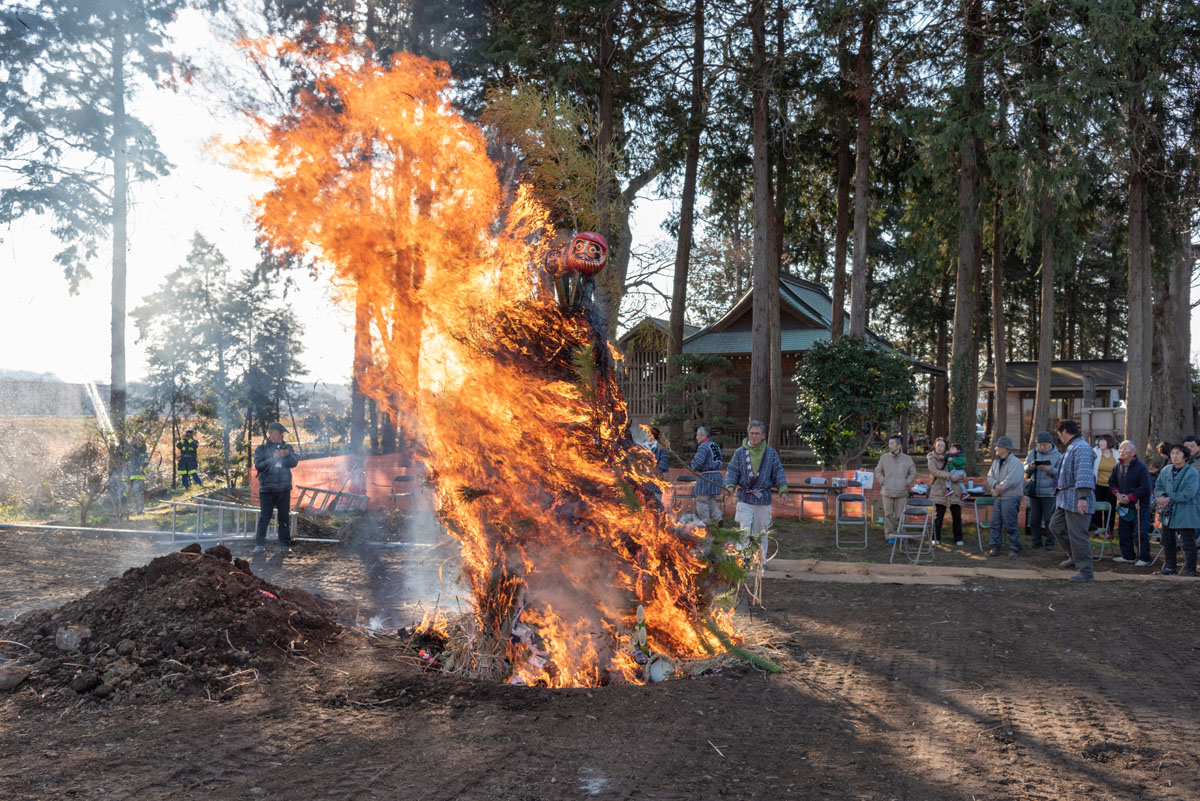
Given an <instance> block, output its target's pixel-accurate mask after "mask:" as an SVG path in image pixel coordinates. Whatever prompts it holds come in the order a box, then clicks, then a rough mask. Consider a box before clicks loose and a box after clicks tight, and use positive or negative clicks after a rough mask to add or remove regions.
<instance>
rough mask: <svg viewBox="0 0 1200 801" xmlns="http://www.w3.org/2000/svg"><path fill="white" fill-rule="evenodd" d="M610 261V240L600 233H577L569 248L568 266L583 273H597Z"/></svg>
mask: <svg viewBox="0 0 1200 801" xmlns="http://www.w3.org/2000/svg"><path fill="white" fill-rule="evenodd" d="M607 263H608V242H606V241H605V240H604V237H602V236H600V234H597V233H593V232H592V231H584V232H583V233H579V234H575V236H574V238H572V239H571V247H570V248H568V256H567V266H568V267H569V268H570V269H571V270H573V271H577V272H579V273H582V274H583V275H595V274H596V273H598V272H600V271H601V270H603V269H604V265H606V264H607Z"/></svg>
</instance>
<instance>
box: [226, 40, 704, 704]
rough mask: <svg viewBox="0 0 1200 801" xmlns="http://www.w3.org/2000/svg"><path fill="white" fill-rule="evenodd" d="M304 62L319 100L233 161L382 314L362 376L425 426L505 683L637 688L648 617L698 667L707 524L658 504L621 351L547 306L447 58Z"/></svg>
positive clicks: (317, 57)
mask: <svg viewBox="0 0 1200 801" xmlns="http://www.w3.org/2000/svg"><path fill="white" fill-rule="evenodd" d="M257 47H260V48H268V47H276V48H284V49H289V51H290V53H289V54H290V55H291V56H292V57H294V58H299V57H300V54H299V51H298V49H297V48H296V47H295V46H293V45H290V44H288V43H269V44H264V43H259V44H258V45H257ZM307 63H308V66H309V68H310V69H312V70H313V72H314V74H315V75H316V76H317V81H316V82H315V84H314V86H313V88H312V90H311V91H308V92H304V93H302V94H300V95H299V97H298V98H297V100H296V101H295V103H294V106H293V111H292V113H291V114H290V115H289V116H288V117H287V118H286V119H284V120H282V121H274V122H268V121H265V120H261V121H260V125H259V131H260V134H261V136H260V137H259V138H257V139H255V140H254V141H249V142H244V143H242V145H241V146H240V148H239V149H238V152H239V154H240V158H241V160H242V162H243V163H247V162H248V163H249V164H250V165H251V169H256V170H258V171H259V173H260V174H261V175H264V176H266V177H268V178H269V179H270V180H271V181H272V182H273V184H274V188H273V189H272V191H270V192H269V193H268V194H266V195H265V196H264V197H263V198H262V199H261V200H260V202H259V204H258V216H259V223H260V226H261V230H262V233H263V235H264V237H265V238H266V239H267V240H268V241H269V243H270V244H271V245H272V246H273V247H274V248H276V249H277V250H279V251H282V252H288V253H291V254H303V255H305V256H307V257H310V258H313V259H315V260H317V261H318V262H320V263H323V264H325V265H328V267H329V268H330V269H331V271H332V274H333V277H334V279H335V280H336V281H337V282H339V283H340V284H342V285H349V286H352V287H353V288H354V291H356V292H357V293H360V297H362V298H364V299H366V300H368V301H369V304H370V308H371V313H372V323H373V331H374V335H375V340H376V342H377V343H378V344H377V351H376V353H375V355H374V360H375V363H376V368H375V369H373V370H372V371H371V372H370V373H369V374H368V375H361V376H358V378H359V379H360V382H361V383H362V385H364V386H365V387H366V389H367V391H369V392H370V393H372V394H373V395H374V396H375V397H376V398H377V399H378V400H379V401H380V402H381V403H382V404H383V405H384V406H385V407H386V408H389V409H391V410H393V411H394V412H395V413H396V414H397V415H398V418H399V419H400V420H402V421H403V422H404V423H405V425H406V426H407V427H409V428H410V429H413V430H414V431H415V433H416V434H417V438H418V441H419V446H418V447H419V450H420V455H421V458H422V459H423V460H424V461H425V463H426V464H427V465H429V467H430V472H431V475H432V476H433V478H434V480H435V482H436V491H437V494H438V498H439V500H440V513H441V516H442V519H443V520H444V522H445V523H446V525H447V527H448V529H449V530H450V531H451V532H452V533H453V534H454V536H456V537H457V538H458V539H459V540H460V541H461V543H462V558H463V573H464V576H465V578H466V580H467V582H468V583H469V586H470V587H471V590H472V592H473V595H474V601H475V610H474V614H475V619H476V621H477V626H478V630H479V632H480V634H481V635H483V636H485V637H490V638H492V642H493V643H494V644H496V646H497V648H500V649H502V652H503V653H504V657H505V664H506V665H507V667H506V669H505V671H506V672H507V671H511V672H510V673H509V674H508V675H507V676H505V675H501V676H498V678H509V679H510V680H515V681H523V682H526V683H541V684H546V685H549V686H594V685H597V684H599V683H602V682H605V681H609V680H612V679H614V678H623V679H625V680H629V681H637V680H638V678H637V675H638V674H637V666H636V664H635V662H634V659H633V658H632V656H631V655H630V648H629V640H630V632H631V631H632V630H633V628H634V616H635V613H636V610H637V607H638V606H639V605H641V606H643V607H644V610H645V616H646V628H647V634H648V640H649V646H650V648H651V649H652V650H653V651H656V652H659V653H663V654H667V655H669V656H673V657H693V656H702V655H704V654H705V652H706V649H707V648H708V643H707V642H706V640H705V638H706V637H707V636H708V634H707V632H705V631H704V630H703V627H702V626H701V625H699V624H700V622H701V611H700V610H701V608H703V607H704V598H705V587H704V581H703V580H702V578H701V574H702V571H703V564H702V562H701V561H700V560H699V559H698V558H697V557H696V555H695V553H696V550H697V546H698V545H699V544H700V537H701V536H702V534H703V531H702V530H695V531H693V530H689V529H687V528H680V527H672V526H671V525H670V523H669V521H668V519H667V517H666V516H665V515H664V514H663V513H662V512H661V511H658V510H657V508H656V503H655V501H654V500H653V493H652V491H651V490H652V487H653V485H654V482H655V481H656V480H657V479H656V478H655V475H654V471H653V464H652V459H651V458H650V456H649V453H648V452H647V451H645V450H644V449H642V448H640V447H638V446H636V445H635V444H634V443H633V442H632V440H631V439H630V438H629V433H628V430H627V426H626V413H625V404H624V400H623V399H622V398H621V396H620V392H619V390H618V389H617V385H616V382H615V380H614V378H615V377H614V373H613V369H612V364H613V356H614V354H613V353H612V352H611V350H610V347H609V345H608V344H607V342H606V341H605V339H604V338H603V337H602V336H601V335H598V334H597V326H596V324H595V322H594V321H590V320H589V319H587V313H586V312H585V311H583V310H575V311H563V310H561V309H560V308H559V307H558V306H557V305H555V304H554V303H553V299H552V293H551V288H550V286H549V283H548V281H549V279H548V278H545V277H544V274H543V273H541V272H540V271H539V270H537V269H536V268H535V267H534V265H537V264H540V263H541V262H542V257H543V256H544V253H545V251H546V250H547V248H548V246H549V243H550V241H551V238H552V237H551V234H553V232H551V231H548V230H547V229H546V227H545V214H544V213H543V212H542V210H541V209H540V208H539V207H538V206H537V204H536V203H534V202H532V201H531V200H530V198H529V197H528V196H527V194H526V193H525V192H524V191H523V190H518V191H517V192H516V193H515V195H514V196H511V197H509V198H506V197H505V195H504V193H503V192H502V190H501V187H500V185H499V183H498V180H497V168H496V166H495V165H494V164H493V163H492V162H491V161H490V160H489V158H488V156H487V152H486V146H485V141H484V136H483V133H482V132H481V130H480V129H479V128H478V127H477V126H475V125H473V124H471V123H469V122H467V121H466V120H464V119H463V118H462V117H461V116H460V115H459V114H458V113H457V112H456V111H455V110H454V108H453V107H452V105H451V104H450V103H449V102H448V101H447V99H446V98H447V95H448V92H449V90H450V74H449V70H448V68H447V66H446V65H445V64H443V63H437V62H431V61H428V60H426V59H423V58H420V57H417V56H413V55H410V54H407V53H401V54H399V55H397V56H396V57H395V58H394V59H393V61H392V63H391V64H390V65H389V66H387V67H383V66H380V65H379V64H377V63H375V62H374V61H372V60H371V59H368V58H363V57H362V56H361V55H360V54H359V53H358V52H357V51H356V50H355V49H354V48H352V47H349V46H346V45H328V46H325V47H322V48H320V49H319V50H317V51H315V52H310V53H309V56H308V62H307ZM531 243H532V244H531ZM521 634H525V635H527V636H524V637H522V636H519V635H521Z"/></svg>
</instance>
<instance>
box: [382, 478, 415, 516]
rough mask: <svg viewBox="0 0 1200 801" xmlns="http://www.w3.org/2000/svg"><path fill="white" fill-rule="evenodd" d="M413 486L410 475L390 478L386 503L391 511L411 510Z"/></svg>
mask: <svg viewBox="0 0 1200 801" xmlns="http://www.w3.org/2000/svg"><path fill="white" fill-rule="evenodd" d="M413 486H414V485H413V477H412V476H396V477H395V478H393V479H392V491H391V492H389V493H388V504H389V505H390V506H391V510H392V511H393V512H411V511H412V509H413Z"/></svg>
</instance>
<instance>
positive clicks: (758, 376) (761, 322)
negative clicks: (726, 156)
mask: <svg viewBox="0 0 1200 801" xmlns="http://www.w3.org/2000/svg"><path fill="white" fill-rule="evenodd" d="M765 2H766V0H751V5H750V33H751V36H752V37H753V45H752V49H751V75H752V76H753V78H752V80H753V87H754V88H753V102H754V108H753V112H752V115H751V118H752V130H753V164H754V193H753V207H754V270H753V280H752V287H753V289H752V292H753V300H752V315H753V322H752V326H753V330H752V341H753V348H752V350H751V352H750V419H751V420H758V421H762V422H767V418H768V417H769V416H770V410H771V402H770V397H769V393H770V390H771V385H770V382H771V371H770V361H771V326H770V319H769V317H770V313H769V311H768V303H769V297H770V290H769V284H770V266H769V263H768V261H769V260H768V258H767V249H768V245H769V242H770V240H769V236H770V230H769V229H770V224H769V222H770V216H771V195H770V187H769V183H770V174H769V169H768V164H767V78H768V76H767V50H766V30H765V14H764V4H765Z"/></svg>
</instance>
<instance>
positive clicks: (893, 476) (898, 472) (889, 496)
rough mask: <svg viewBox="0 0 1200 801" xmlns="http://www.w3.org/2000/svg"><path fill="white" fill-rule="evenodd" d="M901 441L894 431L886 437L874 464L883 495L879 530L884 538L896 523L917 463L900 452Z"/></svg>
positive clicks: (905, 501)
mask: <svg viewBox="0 0 1200 801" xmlns="http://www.w3.org/2000/svg"><path fill="white" fill-rule="evenodd" d="M903 445H904V440H902V439H900V437H899V436H898V435H896V434H893V435H892V436H890V437H888V441H887V446H888V450H887V453H885V454H884V455H883V456H880V457H879V464H877V465H875V481H876V482H878V484H879V491H880V494H881V495H882V496H883V533H884V535H885V536H887V537H888V539H891V537H892V534H894V533H895V531H896V529H897V528H898V527H899V525H900V516H901V515H903V514H904V505H905V504H906V503H908V488H909V487H911V486H912V483H913V482H914V481H916V480H917V466H916V465H915V464H913V460H912V457H911V456H909V455H908V454H907V453H903V452H902V451H901V447H902V446H903Z"/></svg>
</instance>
